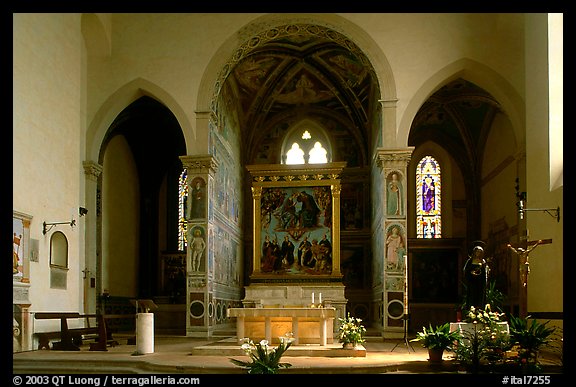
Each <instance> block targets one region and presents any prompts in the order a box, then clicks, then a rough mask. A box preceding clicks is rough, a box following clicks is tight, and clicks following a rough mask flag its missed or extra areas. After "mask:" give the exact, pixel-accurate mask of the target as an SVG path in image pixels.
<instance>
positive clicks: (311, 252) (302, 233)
mask: <svg viewBox="0 0 576 387" xmlns="http://www.w3.org/2000/svg"><path fill="white" fill-rule="evenodd" d="M345 166H346V163H345V162H337V163H326V164H305V165H285V164H279V165H276V164H275V165H271V164H265V165H263V164H262V165H249V166H247V169H248V171H249V173H250V175H251V178H252V187H251V188H252V199H253V201H252V204H253V218H252V221H253V255H252V260H253V262H252V263H253V265H252V268H253V271H252V274H251V276H250V278H251V280H253V281H255V282H259V281H262V282H274V281H281V282H290V281H295V282H298V281H303V280H304V281H308V280H311V281H312V280H313V281H318V280H328V281H331V280H334V279H337V280H341V279H342V274H341V272H340V190H341V182H340V177H341V173H342V170H343V169H344V167H345Z"/></svg>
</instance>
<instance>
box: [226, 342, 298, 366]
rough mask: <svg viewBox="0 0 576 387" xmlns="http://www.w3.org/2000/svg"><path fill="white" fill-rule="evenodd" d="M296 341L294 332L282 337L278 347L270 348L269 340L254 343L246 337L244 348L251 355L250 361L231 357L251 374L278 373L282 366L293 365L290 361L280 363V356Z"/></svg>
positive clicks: (232, 360) (233, 361) (234, 362)
mask: <svg viewBox="0 0 576 387" xmlns="http://www.w3.org/2000/svg"><path fill="white" fill-rule="evenodd" d="M293 341H294V338H293V335H292V333H287V334H286V335H284V336H282V337H280V344H279V345H278V346H277V347H276V348H270V346H269V345H268V340H262V341H260V342H259V343H254V342H253V341H252V340H251V339H249V338H244V339H243V343H242V347H241V348H242V350H243V351H244V353H245V354H246V355H247V356H249V357H250V361H242V360H237V359H230V361H231V362H232V363H233V364H235V365H237V366H240V367H243V368H246V369H247V370H248V373H249V374H277V373H278V371H279V369H280V368H289V367H292V364H290V363H280V358H281V357H282V355H283V354H284V352H286V351H287V350H288V348H290V346H291V345H292V342H293Z"/></svg>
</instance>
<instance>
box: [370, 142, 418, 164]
mask: <svg viewBox="0 0 576 387" xmlns="http://www.w3.org/2000/svg"><path fill="white" fill-rule="evenodd" d="M413 151H414V147H408V148H401V149H383V148H379V149H378V150H377V151H376V165H378V166H379V167H381V168H384V167H386V168H392V169H394V168H398V169H403V168H404V167H406V165H408V163H410V159H411V158H412V152H413Z"/></svg>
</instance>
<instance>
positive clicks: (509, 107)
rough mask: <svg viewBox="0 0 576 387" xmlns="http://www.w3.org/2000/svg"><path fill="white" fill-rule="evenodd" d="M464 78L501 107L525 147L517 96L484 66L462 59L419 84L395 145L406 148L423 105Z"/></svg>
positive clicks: (521, 103)
mask: <svg viewBox="0 0 576 387" xmlns="http://www.w3.org/2000/svg"><path fill="white" fill-rule="evenodd" d="M457 78H463V79H466V80H468V81H470V82H472V83H474V84H476V85H477V86H479V87H481V88H483V89H484V90H486V91H487V92H488V93H490V94H491V95H492V96H493V97H494V98H495V99H496V100H497V101H498V103H499V104H500V105H501V106H502V109H503V111H504V113H505V114H506V115H507V116H508V118H509V119H510V122H511V123H512V126H513V130H514V134H515V136H516V138H517V139H518V142H517V143H518V144H519V145H520V144H523V143H524V127H525V106H524V101H523V99H522V97H521V96H520V94H519V93H518V92H517V91H516V89H514V87H513V86H512V85H511V84H510V83H509V82H508V81H506V79H505V78H504V77H502V76H501V75H500V74H498V73H497V72H496V71H494V70H492V69H491V68H489V67H488V66H486V65H483V64H481V63H479V62H476V61H474V60H472V59H468V58H462V59H460V60H457V61H454V62H452V63H451V64H449V65H447V66H445V67H444V68H442V69H441V70H439V71H438V72H436V73H435V74H434V75H433V76H431V77H430V78H428V80H427V81H426V82H424V83H423V84H422V86H421V87H420V89H419V90H418V91H416V93H414V96H413V98H412V99H411V100H410V101H409V103H408V105H407V107H406V110H404V113H403V115H402V118H401V120H400V125H399V126H398V135H397V139H398V143H399V144H403V146H406V145H407V144H408V137H409V135H410V129H411V126H412V122H413V121H414V117H416V114H417V113H418V110H419V109H420V107H421V106H422V105H423V104H424V102H425V101H426V100H427V99H428V98H429V97H430V96H431V95H432V94H434V92H435V91H437V90H438V89H439V88H441V87H442V86H444V85H446V84H448V83H450V82H451V81H453V80H455V79H457Z"/></svg>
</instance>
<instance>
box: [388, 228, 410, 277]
mask: <svg viewBox="0 0 576 387" xmlns="http://www.w3.org/2000/svg"><path fill="white" fill-rule="evenodd" d="M385 244H386V270H387V271H388V272H389V273H392V272H403V270H404V255H406V233H405V231H404V227H403V226H402V225H401V224H400V223H388V224H387V226H386V243H385Z"/></svg>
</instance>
